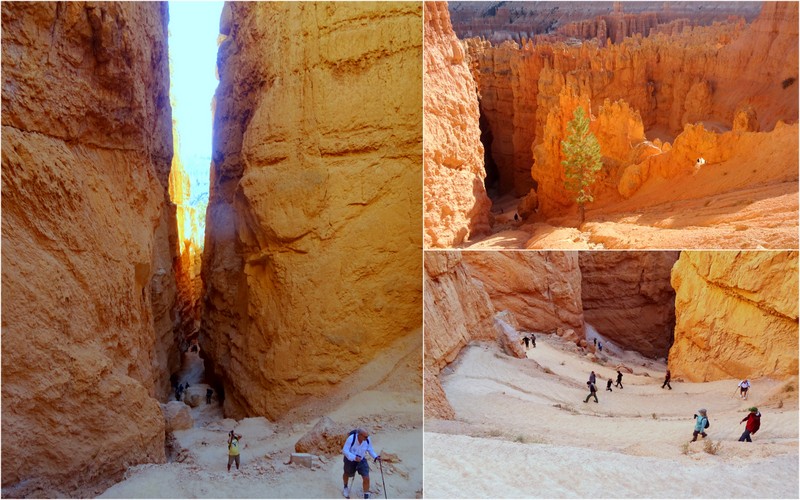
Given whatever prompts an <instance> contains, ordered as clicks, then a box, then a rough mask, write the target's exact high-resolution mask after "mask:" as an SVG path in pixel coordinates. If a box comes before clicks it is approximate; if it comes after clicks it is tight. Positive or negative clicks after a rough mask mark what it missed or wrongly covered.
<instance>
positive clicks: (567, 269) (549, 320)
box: [462, 251, 583, 335]
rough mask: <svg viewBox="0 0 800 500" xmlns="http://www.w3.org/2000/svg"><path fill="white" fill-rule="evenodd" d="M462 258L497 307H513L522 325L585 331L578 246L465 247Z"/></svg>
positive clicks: (530, 328) (547, 330) (544, 329)
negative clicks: (570, 248) (544, 248)
mask: <svg viewBox="0 0 800 500" xmlns="http://www.w3.org/2000/svg"><path fill="white" fill-rule="evenodd" d="M462 259H463V261H464V264H465V265H466V267H467V269H469V272H470V275H471V276H472V277H473V278H474V279H476V280H480V281H481V283H482V284H483V287H484V289H485V290H486V292H487V293H488V294H489V297H490V298H491V300H492V303H493V305H494V308H495V309H496V310H498V311H501V310H509V311H511V312H512V313H513V314H514V317H515V318H516V320H517V322H518V323H519V326H520V327H521V328H522V329H523V330H526V331H534V332H545V333H554V332H555V331H556V330H557V329H558V328H564V329H568V328H571V329H573V330H575V331H576V332H577V333H578V334H579V335H583V310H582V307H581V269H580V268H579V267H578V252H561V251H553V252H464V253H463V257H462Z"/></svg>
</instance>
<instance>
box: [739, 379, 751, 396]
mask: <svg viewBox="0 0 800 500" xmlns="http://www.w3.org/2000/svg"><path fill="white" fill-rule="evenodd" d="M748 389H750V381H749V380H747V379H744V380H742V381H741V382H739V397H740V398H742V399H745V400H746V399H747V390H748Z"/></svg>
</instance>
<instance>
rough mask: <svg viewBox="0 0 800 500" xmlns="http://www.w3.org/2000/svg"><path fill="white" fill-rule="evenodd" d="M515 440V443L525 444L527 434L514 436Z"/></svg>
mask: <svg viewBox="0 0 800 500" xmlns="http://www.w3.org/2000/svg"><path fill="white" fill-rule="evenodd" d="M514 442H515V443H523V444H524V443H525V436H522V435H519V436H517V437H515V438H514Z"/></svg>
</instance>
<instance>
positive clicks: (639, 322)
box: [579, 251, 679, 358]
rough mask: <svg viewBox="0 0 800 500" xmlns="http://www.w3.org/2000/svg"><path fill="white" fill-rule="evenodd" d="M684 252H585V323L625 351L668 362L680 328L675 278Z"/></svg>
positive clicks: (582, 264) (582, 263) (582, 260)
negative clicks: (673, 273)
mask: <svg viewBox="0 0 800 500" xmlns="http://www.w3.org/2000/svg"><path fill="white" fill-rule="evenodd" d="M678 256H679V252H633V251H632V252H580V258H579V260H580V273H581V296H582V301H583V315H584V319H585V321H586V323H588V324H590V325H592V326H593V327H594V328H595V329H596V330H597V331H598V332H599V333H600V334H601V335H603V336H605V337H607V338H608V339H609V340H611V341H612V342H614V343H615V344H616V345H618V346H620V347H622V348H623V349H627V350H631V351H636V352H639V353H641V354H644V355H645V356H649V357H651V358H657V357H664V358H666V357H667V353H668V352H669V348H670V346H671V345H672V335H673V330H674V328H675V291H674V290H673V289H672V286H671V284H670V273H671V271H672V266H673V265H674V264H675V261H677V260H678Z"/></svg>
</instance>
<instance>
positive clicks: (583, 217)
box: [578, 203, 586, 228]
mask: <svg viewBox="0 0 800 500" xmlns="http://www.w3.org/2000/svg"><path fill="white" fill-rule="evenodd" d="M584 210H585V207H584V206H583V203H578V228H580V227H581V226H582V225H583V222H584V221H585V220H586V213H585V211H584Z"/></svg>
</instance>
